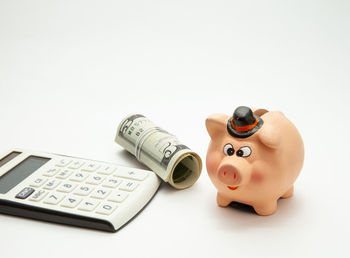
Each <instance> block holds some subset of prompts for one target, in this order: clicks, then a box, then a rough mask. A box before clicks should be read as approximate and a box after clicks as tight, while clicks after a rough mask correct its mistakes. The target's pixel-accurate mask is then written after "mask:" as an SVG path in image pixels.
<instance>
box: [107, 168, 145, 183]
mask: <svg viewBox="0 0 350 258" xmlns="http://www.w3.org/2000/svg"><path fill="white" fill-rule="evenodd" d="M114 175H115V176H119V177H125V178H128V179H134V180H138V181H142V180H145V179H146V177H147V176H148V175H149V172H147V171H141V170H132V169H123V168H121V169H118V170H117V172H115V174H114Z"/></svg>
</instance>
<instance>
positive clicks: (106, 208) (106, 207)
mask: <svg viewBox="0 0 350 258" xmlns="http://www.w3.org/2000/svg"><path fill="white" fill-rule="evenodd" d="M116 208H117V205H116V204H115V203H111V202H103V203H101V205H100V206H99V207H98V209H97V210H96V213H100V214H104V215H109V214H111V213H112V212H113V211H114V210H115V209H116Z"/></svg>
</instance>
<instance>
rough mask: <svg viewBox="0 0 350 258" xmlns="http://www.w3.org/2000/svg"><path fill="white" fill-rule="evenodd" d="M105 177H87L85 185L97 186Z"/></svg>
mask: <svg viewBox="0 0 350 258" xmlns="http://www.w3.org/2000/svg"><path fill="white" fill-rule="evenodd" d="M105 178H106V177H105V176H101V175H93V176H91V177H89V179H88V180H87V181H86V183H87V184H92V185H99V184H101V182H102V181H103V180H104V179H105Z"/></svg>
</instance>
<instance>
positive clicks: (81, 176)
mask: <svg viewBox="0 0 350 258" xmlns="http://www.w3.org/2000/svg"><path fill="white" fill-rule="evenodd" d="M88 176H89V174H87V173H84V172H76V173H74V174H73V175H72V176H71V177H70V178H69V180H72V181H76V182H82V181H84V180H85V179H86V178H87V177H88Z"/></svg>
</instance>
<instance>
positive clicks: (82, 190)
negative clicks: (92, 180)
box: [74, 185, 94, 196]
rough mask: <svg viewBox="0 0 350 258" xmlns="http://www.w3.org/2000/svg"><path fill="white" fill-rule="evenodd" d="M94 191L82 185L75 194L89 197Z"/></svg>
mask: <svg viewBox="0 0 350 258" xmlns="http://www.w3.org/2000/svg"><path fill="white" fill-rule="evenodd" d="M93 189H94V188H92V187H91V186H87V185H82V186H80V187H78V188H77V190H75V192H74V194H76V195H82V196H86V195H89V194H90V193H91V191H92V190H93Z"/></svg>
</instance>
